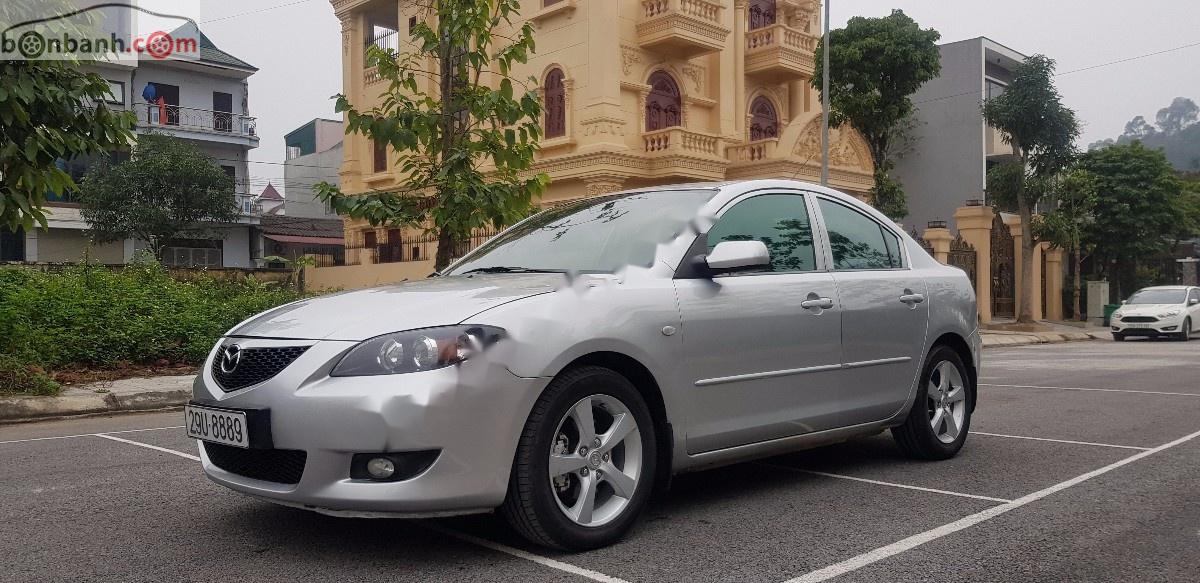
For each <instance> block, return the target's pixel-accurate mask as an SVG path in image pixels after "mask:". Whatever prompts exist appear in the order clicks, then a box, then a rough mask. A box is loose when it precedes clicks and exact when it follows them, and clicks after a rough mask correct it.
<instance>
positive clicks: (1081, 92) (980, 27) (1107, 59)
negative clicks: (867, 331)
mask: <svg viewBox="0 0 1200 583" xmlns="http://www.w3.org/2000/svg"><path fill="white" fill-rule="evenodd" d="M526 1H537V0H526ZM588 1H591V2H597V1H603V0H588ZM830 1H831V3H832V8H833V11H832V12H831V17H832V20H833V26H834V27H835V28H837V27H841V26H844V25H845V23H846V21H847V20H849V19H850V18H851V17H853V16H860V15H861V16H886V15H887V14H888V13H889V12H890V11H891V9H893V8H900V9H902V10H904V11H905V12H906V13H907V14H908V15H909V16H911V17H913V18H914V19H916V21H917V22H919V23H920V24H921V26H922V27H926V28H929V27H932V28H935V29H937V30H938V31H940V32H941V33H942V42H952V41H957V40H963V39H967V38H974V37H978V36H986V37H989V38H991V39H992V40H994V41H996V42H998V43H1001V44H1003V45H1006V46H1008V47H1009V48H1012V49H1014V50H1016V51H1019V52H1022V53H1025V54H1034V53H1042V54H1045V55H1048V56H1050V57H1051V58H1054V59H1055V60H1057V61H1058V69H1059V71H1060V72H1067V71H1073V70H1076V69H1081V68H1085V67H1092V66H1096V65H1102V64H1105V63H1111V62H1114V61H1119V60H1122V59H1128V58H1130V57H1134V56H1137V55H1143V54H1147V53H1153V52H1157V51H1166V50H1170V49H1175V48H1177V47H1181V46H1183V45H1197V46H1192V47H1190V48H1185V49H1182V50H1176V51H1173V52H1169V53H1166V54H1161V55H1157V56H1151V57H1147V58H1144V59H1137V60H1133V61H1130V62H1126V63H1118V64H1112V65H1107V66H1102V67H1098V68H1095V69H1090V70H1086V71H1080V72H1076V73H1071V74H1065V75H1061V76H1059V77H1058V86H1059V89H1060V90H1061V92H1062V94H1063V97H1064V100H1065V102H1066V104H1067V105H1068V106H1069V107H1071V108H1073V109H1075V111H1076V112H1077V113H1078V114H1079V117H1080V119H1081V120H1083V123H1084V128H1083V136H1082V138H1081V139H1080V145H1081V146H1086V145H1087V144H1088V143H1090V142H1093V141H1096V140H1100V139H1103V138H1110V137H1116V136H1117V135H1120V133H1121V131H1122V130H1123V129H1124V126H1125V122H1127V121H1129V119H1131V118H1132V117H1133V116H1135V115H1144V116H1146V118H1147V119H1149V120H1151V122H1153V119H1154V114H1155V112H1157V111H1158V110H1159V109H1160V108H1162V107H1164V106H1166V105H1167V104H1169V103H1170V102H1171V100H1172V99H1173V98H1175V97H1177V96H1184V97H1190V98H1192V99H1194V100H1196V101H1200V66H1197V62H1200V44H1198V43H1200V27H1197V23H1200V2H1198V1H1196V0H1144V1H1142V2H1137V3H1131V2H1129V1H1128V0H1007V1H1005V2H995V1H994V0H991V1H989V0H830ZM729 4H731V2H728V1H727V2H726V5H727V6H728V5H729ZM281 5H282V6H281ZM234 15H237V16H236V17H234V18H229V17H230V16H234ZM197 20H198V21H199V22H200V26H201V28H202V29H203V30H204V31H205V33H207V34H208V36H209V37H210V38H211V39H212V40H213V42H215V43H216V44H217V46H219V47H221V48H222V49H223V50H225V51H227V52H229V53H232V54H233V55H235V56H237V57H239V58H241V59H243V60H246V61H248V62H249V63H250V64H252V65H254V66H256V67H258V68H259V72H258V73H256V74H255V75H254V76H253V77H251V78H250V113H251V114H252V115H255V116H257V117H258V131H259V135H260V136H261V138H262V141H261V143H260V145H259V147H258V149H256V150H252V151H251V154H250V159H251V160H252V162H251V164H250V173H251V176H252V180H253V181H254V182H253V184H254V186H255V189H261V188H262V186H264V185H265V184H266V181H267V180H268V179H271V180H274V182H275V184H276V186H279V185H280V183H281V182H282V177H283V167H282V165H280V164H282V161H283V157H284V146H283V135H284V134H286V133H287V132H289V131H291V130H293V129H295V128H296V127H298V126H300V125H301V124H303V123H305V122H307V121H308V120H311V119H312V118H314V117H333V118H336V117H337V116H334V114H333V105H332V101H331V100H330V99H329V97H330V96H331V95H333V94H335V93H338V92H340V91H341V79H342V72H341V71H342V69H341V67H342V65H341V51H340V49H341V32H340V28H339V25H338V21H337V19H336V18H335V17H334V16H333V8H332V7H331V6H330V4H329V2H328V0H239V1H238V2H211V1H210V2H204V8H203V12H202V13H201V14H200V15H199V18H197ZM281 190H283V189H281Z"/></svg>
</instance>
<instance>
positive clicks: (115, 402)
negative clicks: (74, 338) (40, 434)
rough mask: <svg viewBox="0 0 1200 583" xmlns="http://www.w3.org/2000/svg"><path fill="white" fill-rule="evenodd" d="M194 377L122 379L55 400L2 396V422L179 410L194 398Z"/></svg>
mask: <svg viewBox="0 0 1200 583" xmlns="http://www.w3.org/2000/svg"><path fill="white" fill-rule="evenodd" d="M194 378H196V377H195V375H179V376H161V377H148V378H133V379H122V380H119V381H105V382H100V383H88V384H85V385H76V386H73V387H67V388H65V389H63V391H62V392H61V393H59V395H58V396H56V397H0V423H5V422H12V421H22V420H26V419H38V418H45V417H62V416H66V415H83V414H87V413H110V412H115V411H146V410H150V409H162V408H164V407H178V406H180V405H183V404H184V403H187V401H188V399H189V398H191V396H192V379H194Z"/></svg>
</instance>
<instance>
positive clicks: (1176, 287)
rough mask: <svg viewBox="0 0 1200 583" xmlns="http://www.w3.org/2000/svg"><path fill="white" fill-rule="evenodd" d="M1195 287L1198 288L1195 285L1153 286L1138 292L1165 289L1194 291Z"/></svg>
mask: <svg viewBox="0 0 1200 583" xmlns="http://www.w3.org/2000/svg"><path fill="white" fill-rule="evenodd" d="M1193 287H1196V286H1194V285H1152V286H1150V287H1144V288H1142V289H1140V290H1138V291H1142V290H1144V289H1163V290H1169V289H1192V288H1193Z"/></svg>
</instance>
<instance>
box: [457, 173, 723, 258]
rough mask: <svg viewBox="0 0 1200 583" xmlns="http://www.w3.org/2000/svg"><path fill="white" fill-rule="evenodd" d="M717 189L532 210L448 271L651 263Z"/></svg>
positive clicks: (604, 199)
mask: <svg viewBox="0 0 1200 583" xmlns="http://www.w3.org/2000/svg"><path fill="white" fill-rule="evenodd" d="M714 194H716V191H715V190H711V189H704V190H672V191H657V192H653V191H652V192H636V193H632V194H621V195H613V196H602V197H597V198H589V199H587V200H583V201H579V202H573V203H567V204H563V205H560V206H557V207H554V208H551V209H548V210H545V211H542V212H541V213H538V214H537V215H534V216H533V217H531V218H530V219H528V220H526V221H525V222H523V223H520V224H518V225H517V226H516V227H514V228H513V229H510V230H509V231H507V232H505V233H502V234H500V235H498V236H496V237H495V238H493V239H492V240H490V241H488V242H487V243H484V244H483V245H481V246H480V247H479V248H478V249H476V250H475V251H474V252H472V253H471V254H469V255H467V256H466V257H465V258H464V259H463V261H462V262H461V263H460V264H458V265H457V266H456V267H454V269H452V270H451V271H449V272H447V273H446V274H445V275H455V274H457V275H462V274H465V273H468V272H476V273H478V272H495V273H513V272H527V271H562V272H582V273H613V272H615V271H617V270H619V269H621V268H622V267H625V266H627V265H640V266H649V265H650V264H651V263H653V261H654V253H655V247H656V246H657V245H658V244H659V243H664V242H666V241H668V240H670V239H671V238H672V237H674V236H676V235H677V234H679V233H680V232H682V231H683V230H684V228H685V227H686V226H687V224H688V222H689V221H691V220H692V219H694V218H695V217H696V213H697V212H699V210H700V207H702V206H704V203H706V202H708V200H709V199H711V198H712V197H713V195H714Z"/></svg>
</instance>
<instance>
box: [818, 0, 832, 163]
mask: <svg viewBox="0 0 1200 583" xmlns="http://www.w3.org/2000/svg"><path fill="white" fill-rule="evenodd" d="M832 1H833V0H825V38H824V40H823V41H822V46H823V47H824V48H823V50H822V51H821V58H822V62H821V186H829V4H830V2H832Z"/></svg>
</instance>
